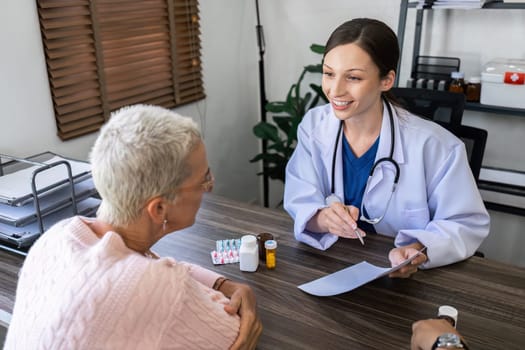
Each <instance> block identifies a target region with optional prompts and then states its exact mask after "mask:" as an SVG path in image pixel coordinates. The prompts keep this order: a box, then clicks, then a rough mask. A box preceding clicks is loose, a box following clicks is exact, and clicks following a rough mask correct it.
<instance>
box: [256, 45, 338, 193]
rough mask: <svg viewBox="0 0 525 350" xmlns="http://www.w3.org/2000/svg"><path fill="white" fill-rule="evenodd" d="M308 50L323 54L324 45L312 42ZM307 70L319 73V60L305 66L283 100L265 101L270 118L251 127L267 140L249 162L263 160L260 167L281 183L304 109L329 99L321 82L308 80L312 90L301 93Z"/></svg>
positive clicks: (257, 134)
mask: <svg viewBox="0 0 525 350" xmlns="http://www.w3.org/2000/svg"><path fill="white" fill-rule="evenodd" d="M310 50H312V51H313V52H315V53H318V54H321V55H322V54H323V53H324V46H322V45H317V44H312V45H311V46H310ZM306 73H322V64H321V63H319V64H314V65H308V66H306V67H304V69H303V71H302V72H301V75H300V76H299V79H298V80H297V82H296V83H294V84H292V86H291V87H290V90H288V94H287V95H286V100H285V101H275V102H268V103H267V104H266V107H265V108H266V111H268V112H270V113H272V114H273V115H272V121H266V122H259V123H258V124H257V125H255V126H254V127H253V133H254V134H255V136H256V137H258V138H260V139H262V140H266V141H267V145H268V147H267V151H266V153H262V152H261V153H259V154H257V155H256V156H255V157H254V158H252V159H251V160H250V162H251V163H254V162H258V161H262V162H263V171H262V172H260V173H259V174H258V175H262V174H266V175H267V176H268V177H269V178H270V179H274V180H276V179H277V180H281V181H282V182H283V183H284V177H285V168H286V164H287V163H288V160H289V159H290V157H291V155H292V153H293V151H294V149H295V146H296V144H297V127H298V126H299V123H300V122H301V120H302V119H303V117H304V115H305V114H306V112H307V111H308V110H309V109H311V108H313V107H315V106H317V105H318V103H319V99H322V100H324V101H325V102H328V100H327V99H326V97H325V96H324V94H323V91H322V89H321V86H320V85H316V84H310V88H311V90H312V91H308V92H306V93H305V94H304V95H302V92H301V83H302V82H303V79H304V77H305V75H306Z"/></svg>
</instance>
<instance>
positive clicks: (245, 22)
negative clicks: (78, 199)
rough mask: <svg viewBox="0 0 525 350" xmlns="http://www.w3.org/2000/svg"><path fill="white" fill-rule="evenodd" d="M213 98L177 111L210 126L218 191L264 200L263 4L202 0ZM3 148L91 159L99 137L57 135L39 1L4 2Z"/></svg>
mask: <svg viewBox="0 0 525 350" xmlns="http://www.w3.org/2000/svg"><path fill="white" fill-rule="evenodd" d="M200 4H201V6H200V11H201V18H202V20H201V25H202V28H201V29H202V37H201V39H202V53H203V69H204V84H205V89H206V94H207V98H206V100H204V101H202V102H199V103H196V104H190V105H187V106H183V107H181V108H178V109H176V111H177V112H179V113H180V114H184V115H188V116H192V117H194V119H195V120H197V121H198V122H199V123H200V124H201V127H202V129H203V131H204V137H205V142H206V144H207V148H208V158H209V161H210V165H211V167H212V168H213V170H214V173H215V176H216V178H217V185H216V187H215V191H216V192H217V193H219V194H222V195H227V196H230V197H232V198H235V199H239V200H243V201H251V202H256V201H258V198H259V192H260V191H259V186H260V184H259V182H260V181H259V178H258V177H257V176H256V175H255V174H256V173H257V172H258V171H259V167H258V165H256V164H251V163H249V162H248V160H249V159H251V158H252V157H253V156H254V155H255V154H257V153H258V151H259V148H258V147H259V144H258V142H257V141H256V140H255V138H254V137H253V136H252V131H251V128H252V127H253V125H255V123H256V122H257V120H258V118H259V108H258V90H257V87H258V83H257V60H256V58H257V49H256V43H255V25H254V23H255V10H254V5H253V3H252V2H248V1H243V0H228V1H214V0H201V1H200ZM0 45H1V47H2V52H1V55H0V106H2V110H1V111H0V153H4V154H9V155H15V156H28V155H32V154H35V153H40V152H42V151H45V150H48V151H53V152H56V153H59V154H62V155H65V156H69V157H74V158H78V159H87V156H88V154H89V150H90V149H91V146H92V144H93V142H94V140H95V138H96V136H97V133H93V134H90V135H87V136H83V137H80V138H77V139H74V140H70V141H66V142H64V141H61V140H60V139H59V138H58V137H57V136H56V126H55V120H54V114H53V105H52V100H51V96H50V91H49V86H48V80H47V72H46V66H45V59H44V52H43V47H42V41H41V38H40V29H39V23H38V15H37V11H36V1H33V0H4V1H2V2H1V3H0Z"/></svg>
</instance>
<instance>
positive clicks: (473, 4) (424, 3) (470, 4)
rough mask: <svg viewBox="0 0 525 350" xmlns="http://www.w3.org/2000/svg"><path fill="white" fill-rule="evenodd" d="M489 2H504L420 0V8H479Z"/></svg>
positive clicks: (488, 0) (486, 0) (418, 3)
mask: <svg viewBox="0 0 525 350" xmlns="http://www.w3.org/2000/svg"><path fill="white" fill-rule="evenodd" d="M489 2H502V0H419V1H418V2H417V8H418V9H426V8H434V9H438V8H441V9H479V8H482V7H483V6H484V5H485V4H486V3H489Z"/></svg>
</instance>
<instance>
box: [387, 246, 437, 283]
mask: <svg viewBox="0 0 525 350" xmlns="http://www.w3.org/2000/svg"><path fill="white" fill-rule="evenodd" d="M421 249H423V245H422V244H421V243H419V242H416V243H412V244H409V245H406V246H404V247H398V248H394V249H392V250H391V251H390V253H388V259H390V263H391V264H392V267H394V266H397V265H399V264H401V263H402V262H403V261H405V260H406V259H409V258H411V257H412V256H414V255H416V254H417V253H418V252H419V251H420V250H421ZM427 260H428V258H427V256H426V255H425V254H424V253H420V255H419V256H417V257H416V258H415V259H414V260H412V261H411V262H410V264H408V265H406V266H403V267H402V268H400V269H399V270H397V271H394V272H392V273H391V274H389V276H390V277H401V278H407V277H410V276H411V275H412V274H413V273H415V272H417V269H418V267H419V265H421V264H422V263H424V262H425V261H427Z"/></svg>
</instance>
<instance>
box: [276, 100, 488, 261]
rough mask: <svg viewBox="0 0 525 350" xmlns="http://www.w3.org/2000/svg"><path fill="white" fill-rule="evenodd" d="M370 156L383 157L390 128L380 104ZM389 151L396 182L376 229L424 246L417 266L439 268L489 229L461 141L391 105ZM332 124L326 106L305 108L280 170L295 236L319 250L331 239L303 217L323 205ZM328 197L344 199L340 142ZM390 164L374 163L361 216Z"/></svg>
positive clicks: (383, 187)
mask: <svg viewBox="0 0 525 350" xmlns="http://www.w3.org/2000/svg"><path fill="white" fill-rule="evenodd" d="M383 110H384V115H383V122H382V126H381V133H380V140H379V148H378V151H377V155H376V160H377V159H380V158H383V157H388V156H389V154H390V147H391V131H390V130H391V129H390V128H391V125H390V121H389V117H388V109H387V108H386V106H384V108H383ZM392 112H393V117H394V118H393V119H394V126H393V127H394V134H395V144H394V154H393V158H394V159H395V161H396V162H397V163H398V164H399V167H400V176H399V182H398V185H397V187H396V190H395V192H394V193H393V195H392V199H391V201H390V204H389V206H388V209H387V211H386V213H385V216H384V218H383V220H381V221H380V222H379V223H378V224H376V225H374V228H375V230H376V232H378V233H380V234H384V235H388V236H392V237H395V245H396V246H403V245H407V244H410V243H412V242H415V241H419V242H420V243H422V244H423V245H425V246H426V247H427V256H428V261H427V262H426V263H425V264H424V265H422V267H424V268H431V267H436V266H442V265H447V264H450V263H454V262H457V261H460V260H463V259H466V258H468V257H470V256H471V255H473V254H474V252H475V251H476V249H477V248H478V247H479V246H480V244H481V243H482V241H483V239H484V238H485V237H486V236H487V235H488V233H489V225H490V218H489V215H488V213H487V210H486V209H485V206H484V204H483V201H482V199H481V196H480V193H479V191H478V188H477V186H476V182H475V180H474V177H473V175H472V172H471V170H470V167H469V163H468V159H467V154H466V150H465V145H464V143H463V142H462V141H461V140H460V139H458V138H457V137H455V136H454V135H452V134H451V133H450V132H448V131H447V130H445V129H444V128H442V127H441V126H439V125H438V124H436V123H434V122H432V121H428V120H424V119H422V118H420V117H417V116H415V115H412V114H410V113H409V112H407V111H405V110H403V109H399V108H397V107H393V108H392ZM339 123H340V121H339V120H338V119H337V118H336V117H335V115H334V114H333V111H332V108H331V106H330V105H329V104H327V105H324V106H320V107H316V108H314V109H312V110H310V111H309V112H308V113H307V114H306V115H305V117H304V119H303V121H302V122H301V124H300V125H299V128H298V131H297V134H298V140H299V141H298V144H297V148H296V149H295V151H294V153H293V155H292V157H291V158H290V161H289V163H288V165H287V167H286V181H285V191H284V208H285V209H286V210H287V211H288V213H289V214H290V215H291V216H292V217H293V218H294V220H295V224H294V233H295V237H296V239H297V240H299V241H301V242H304V243H306V244H308V245H311V246H312V247H315V248H318V249H322V250H325V249H327V248H329V247H330V246H331V245H333V244H334V243H335V242H336V241H337V239H338V236H336V235H333V234H330V233H324V234H322V233H312V232H308V231H307V230H306V224H307V222H308V221H309V220H310V219H311V218H312V217H313V216H314V215H315V214H316V212H317V211H318V210H319V209H322V208H324V207H326V204H325V199H326V197H327V196H328V195H330V192H331V178H332V175H331V173H332V158H333V152H334V148H335V139H336V136H337V130H338V127H339ZM334 175H335V180H334V182H335V194H336V195H337V196H338V197H339V198H344V189H343V166H342V140H339V143H338V149H337V154H336V160H335V174H334ZM394 175H395V173H394V166H393V165H392V164H391V163H389V162H382V163H381V164H380V165H379V166H378V167H376V169H375V171H374V175H373V178H372V180H371V183H370V185H369V188H368V192H367V193H366V194H365V205H366V210H367V213H368V214H369V215H368V217H370V218H375V217H378V216H380V215H382V214H383V212H384V210H385V209H384V208H385V204H386V201H387V200H388V197H389V195H390V193H391V187H392V183H393V178H394Z"/></svg>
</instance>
